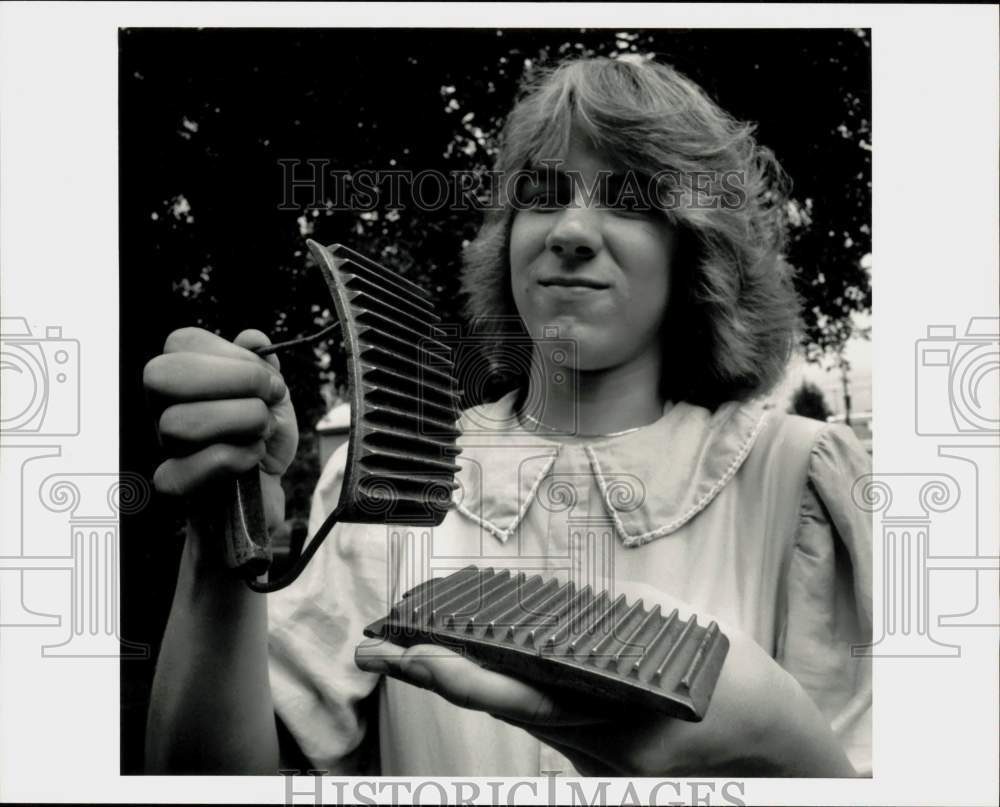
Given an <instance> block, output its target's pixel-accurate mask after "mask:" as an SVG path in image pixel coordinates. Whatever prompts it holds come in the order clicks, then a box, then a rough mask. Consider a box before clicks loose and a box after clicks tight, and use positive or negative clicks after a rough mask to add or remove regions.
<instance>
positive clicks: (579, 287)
mask: <svg viewBox="0 0 1000 807" xmlns="http://www.w3.org/2000/svg"><path fill="white" fill-rule="evenodd" d="M538 284H539V285H540V286H543V287H545V288H549V289H552V288H554V289H565V290H567V291H573V290H576V291H601V290H603V289H608V288H610V287H611V284H610V283H604V282H602V281H600V280H597V279H595V278H589V277H576V276H570V277H558V276H557V277H543V278H540V279H539V281H538Z"/></svg>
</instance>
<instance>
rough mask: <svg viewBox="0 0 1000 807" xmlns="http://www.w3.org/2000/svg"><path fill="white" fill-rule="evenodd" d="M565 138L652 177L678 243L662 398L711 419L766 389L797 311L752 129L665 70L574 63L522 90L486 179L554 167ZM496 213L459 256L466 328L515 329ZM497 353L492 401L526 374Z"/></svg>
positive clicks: (503, 207)
mask: <svg viewBox="0 0 1000 807" xmlns="http://www.w3.org/2000/svg"><path fill="white" fill-rule="evenodd" d="M573 127H575V128H576V129H577V130H578V131H580V132H581V133H582V134H584V135H585V136H587V137H588V138H589V140H590V141H591V142H592V144H593V146H594V147H595V148H596V150H597V151H599V152H601V153H603V154H605V155H606V156H608V157H609V158H611V159H612V160H614V161H615V162H616V163H620V164H622V165H623V167H624V168H625V169H626V170H627V171H629V172H632V173H633V174H634V175H636V176H638V177H646V178H649V177H653V176H657V178H658V182H659V186H658V187H657V190H656V192H655V197H654V198H655V199H656V200H658V203H657V204H656V206H657V207H658V208H659V209H660V210H662V211H663V215H665V216H666V217H667V218H668V219H669V220H670V221H671V222H672V223H673V224H674V225H675V226H676V227H677V228H678V230H679V233H680V240H679V245H680V246H679V251H678V254H677V256H676V259H675V264H674V277H673V279H672V289H671V297H670V304H669V307H668V311H667V315H666V320H665V325H664V333H663V338H664V339H665V345H664V347H665V351H664V356H665V363H664V373H663V375H664V378H663V379H662V384H661V387H662V393H663V395H664V396H665V397H667V398H669V399H673V400H686V401H688V402H691V403H696V404H699V405H702V406H707V407H709V408H713V409H714V408H715V407H716V406H718V405H719V404H721V403H723V402H724V401H727V400H735V399H746V398H750V397H753V396H754V395H757V394H760V393H762V392H765V391H766V390H768V389H769V388H770V387H772V386H773V385H774V384H775V383H776V382H777V381H778V379H779V378H780V376H781V374H782V372H783V370H784V367H785V364H786V362H787V361H788V357H789V354H790V352H791V348H792V343H793V339H794V332H795V327H796V324H797V321H798V300H797V297H796V296H795V292H794V290H793V288H792V283H791V277H790V267H789V266H788V265H787V264H786V263H785V262H784V261H783V260H782V258H781V251H782V248H783V246H784V227H783V206H784V201H785V192H786V183H785V176H784V174H783V172H782V171H781V168H780V166H779V165H778V164H777V161H776V160H775V158H774V155H773V154H772V153H771V152H770V151H769V150H768V149H766V148H762V147H760V146H758V145H757V143H756V141H755V140H754V137H753V126H752V125H750V124H747V123H742V122H739V121H737V120H735V119H733V118H732V117H731V116H730V115H728V114H727V113H726V112H724V111H723V110H722V109H720V108H719V106H718V105H717V104H715V103H714V102H713V101H712V100H711V99H710V98H709V97H708V96H707V95H706V94H705V93H704V91H702V90H701V88H700V87H698V86H697V85H696V84H695V83H694V82H692V81H691V80H690V79H688V78H686V77H685V76H683V75H681V74H680V73H678V72H677V71H676V70H674V69H673V68H672V67H669V66H668V65H665V64H660V63H656V62H653V61H643V60H639V61H633V60H622V59H618V60H615V59H607V58H595V59H574V60H571V61H566V62H562V63H560V64H558V65H556V66H555V67H553V68H550V69H548V70H537V71H536V72H535V74H533V75H532V76H531V77H530V78H529V79H528V80H527V81H525V82H524V83H523V84H522V87H521V89H520V91H519V94H518V99H517V101H516V103H515V105H514V108H513V109H512V111H511V112H510V115H509V116H508V118H507V121H506V124H505V126H504V129H503V132H502V134H501V139H500V148H499V152H498V156H497V160H496V164H495V166H494V168H495V171H496V175H499V176H500V177H501V178H506V177H511V176H513V175H515V174H516V173H517V172H519V171H522V170H524V169H529V168H531V167H532V166H534V165H537V163H538V162H539V161H540V160H543V159H552V158H558V157H560V156H561V155H563V154H565V152H566V150H567V146H568V143H569V139H570V132H571V128H573ZM502 184H504V185H505V184H506V183H502ZM665 198H666V199H667V203H664V201H663V200H664V199H665ZM499 199H500V204H499V205H494V206H492V207H491V208H490V209H488V210H487V211H486V217H485V220H484V222H483V225H482V227H481V228H480V230H479V233H478V235H477V237H476V238H475V240H474V241H472V242H471V243H470V244H469V245H468V246H467V247H466V249H465V252H464V256H463V259H464V268H463V273H462V288H463V291H464V292H465V294H466V295H467V299H468V303H467V313H468V314H469V316H470V317H471V318H472V319H473V321H476V320H478V319H481V318H486V319H487V320H496V318H509V317H516V316H517V309H516V308H515V305H514V298H513V294H512V292H511V283H510V261H509V243H510V227H511V221H512V220H513V216H514V212H515V205H514V198H513V194H510V193H503V192H501V194H500V196H499ZM647 201H652V199H649V198H647ZM522 340H523V337H522ZM508 347H510V345H509V344H507V343H505V340H504V339H503V338H502V337H501V338H499V341H497V342H496V343H495V344H494V345H493V352H492V354H491V357H490V360H491V362H492V363H493V366H494V368H495V369H496V371H497V372H498V373H500V374H501V375H503V373H504V371H505V369H506V376H505V377H504V378H503V380H502V381H501V383H500V385H499V386H500V387H503V386H506V387H507V388H511V387H521V388H522V392H523V391H524V390H523V386H524V384H525V383H526V379H527V368H526V367H523V366H521V365H519V364H518V363H517V361H516V360H511V359H509V358H507V359H505V358H504V354H505V349H506V348H508ZM521 355H523V350H522V351H521ZM522 364H523V362H522ZM511 368H515V369H514V370H513V371H511Z"/></svg>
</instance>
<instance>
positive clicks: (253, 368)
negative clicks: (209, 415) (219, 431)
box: [143, 353, 288, 405]
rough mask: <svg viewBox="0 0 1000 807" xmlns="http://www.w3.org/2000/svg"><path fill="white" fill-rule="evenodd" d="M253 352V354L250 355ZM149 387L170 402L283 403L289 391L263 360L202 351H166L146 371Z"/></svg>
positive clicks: (146, 381) (148, 364)
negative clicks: (231, 400) (242, 400)
mask: <svg viewBox="0 0 1000 807" xmlns="http://www.w3.org/2000/svg"><path fill="white" fill-rule="evenodd" d="M251 355H252V354H251ZM143 383H144V384H145V386H146V389H147V390H149V391H150V392H151V393H153V394H155V395H159V396H161V397H162V398H164V399H166V400H169V401H176V402H180V401H205V400H220V399H228V398H261V399H262V400H264V401H265V402H266V403H267V404H269V405H273V404H277V403H280V402H281V401H282V400H283V399H284V397H285V395H286V394H287V392H288V388H287V387H286V386H285V382H284V381H282V379H281V376H280V375H278V374H277V373H276V372H274V370H272V369H271V368H270V367H269V366H267V365H266V364H265V363H264V362H263V361H262V360H260V359H257V358H256V357H254V361H252V362H250V361H245V360H243V359H235V358H231V357H226V356H218V355H207V354H203V353H164V354H162V355H160V356H157V357H155V358H153V359H151V360H150V361H149V362H148V363H147V364H146V367H145V370H144V371H143Z"/></svg>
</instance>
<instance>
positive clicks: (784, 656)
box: [777, 425, 872, 776]
mask: <svg viewBox="0 0 1000 807" xmlns="http://www.w3.org/2000/svg"><path fill="white" fill-rule="evenodd" d="M870 470H871V461H870V458H869V456H868V454H867V452H866V451H865V450H864V449H863V448H862V446H861V444H860V443H859V442H858V440H857V438H856V437H855V436H854V433H853V432H852V431H851V429H850V428H849V427H847V426H841V425H829V426H826V427H825V428H824V429H823V431H822V432H821V433H820V434H819V435H818V436H817V438H816V442H815V443H814V445H813V449H812V453H811V456H810V459H809V471H808V478H807V482H806V485H805V490H804V495H803V499H802V504H801V510H800V515H799V524H798V530H797V533H796V538H795V543H794V546H793V547H792V551H791V557H790V562H789V567H788V577H787V589H786V591H787V601H786V610H785V620H784V625H783V631H782V632H781V634H779V641H778V653H777V660H778V662H779V663H780V664H781V665H782V666H783V667H784V668H785V669H786V670H787V671H788V672H790V673H791V674H792V675H793V676H794V677H795V678H796V680H797V681H798V682H799V684H801V686H802V687H803V688H804V689H805V690H806V692H808V694H809V695H810V697H811V698H812V699H813V701H814V702H815V703H816V705H817V706H818V707H819V709H820V711H821V712H822V713H823V714H824V715H825V716H826V717H827V719H828V720H829V721H830V725H831V726H832V728H833V731H834V733H835V734H836V735H837V737H839V738H840V740H841V743H842V744H843V746H844V748H845V750H846V752H847V754H848V757H849V758H850V760H851V762H852V764H853V765H854V768H855V770H857V772H858V773H859V774H860V775H862V776H871V770H872V764H871V704H872V665H871V658H869V657H865V656H863V655H860V654H858V655H854V654H853V653H852V648H854V649H855V651H854V652H857V649H860V648H861V647H862V646H863V645H867V644H870V643H871V641H872V527H871V520H870V518H871V517H870V514H869V513H867V512H865V511H863V510H862V509H861V508H859V507H858V506H857V505H856V504H854V502H853V501H852V498H851V489H852V486H853V485H854V482H855V480H856V479H858V478H859V477H860V476H862V475H864V474H866V473H868V472H869V471H870Z"/></svg>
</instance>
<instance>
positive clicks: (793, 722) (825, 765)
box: [762, 670, 857, 779]
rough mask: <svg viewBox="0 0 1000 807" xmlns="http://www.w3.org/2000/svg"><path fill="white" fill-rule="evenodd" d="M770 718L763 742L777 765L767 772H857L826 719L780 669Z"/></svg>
mask: <svg viewBox="0 0 1000 807" xmlns="http://www.w3.org/2000/svg"><path fill="white" fill-rule="evenodd" d="M782 673H783V676H784V680H783V681H782V682H781V684H780V685H779V689H778V695H777V697H775V698H773V699H772V701H771V702H772V703H773V704H775V707H776V708H775V712H774V714H773V720H772V721H771V725H770V728H769V730H768V731H767V734H766V736H765V737H764V738H763V742H764V743H765V744H766V745H767V747H768V751H767V754H766V756H767V758H768V759H769V760H770V761H771V763H772V765H774V764H775V763H776V764H777V767H776V769H775V770H773V771H772V772H770V773H769V774H762V775H770V776H786V777H792V776H794V777H822V778H831V779H834V778H846V777H854V776H857V772H856V771H855V770H854V766H853V765H852V764H851V762H850V760H849V759H848V758H847V754H846V753H845V752H844V748H843V746H842V745H841V743H840V741H839V740H838V739H837V737H836V735H835V734H834V733H833V730H832V729H831V728H830V724H829V722H828V721H827V719H826V718H825V717H824V716H823V715H822V713H821V712H820V711H819V709H818V708H817V707H816V705H815V704H814V703H813V701H812V699H811V698H810V697H809V696H808V695H807V694H806V693H805V691H804V690H803V689H802V687H800V686H799V685H798V683H797V682H796V681H795V679H794V678H793V677H792V676H791V675H790V674H789V673H787V672H785V671H783V670H782Z"/></svg>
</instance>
